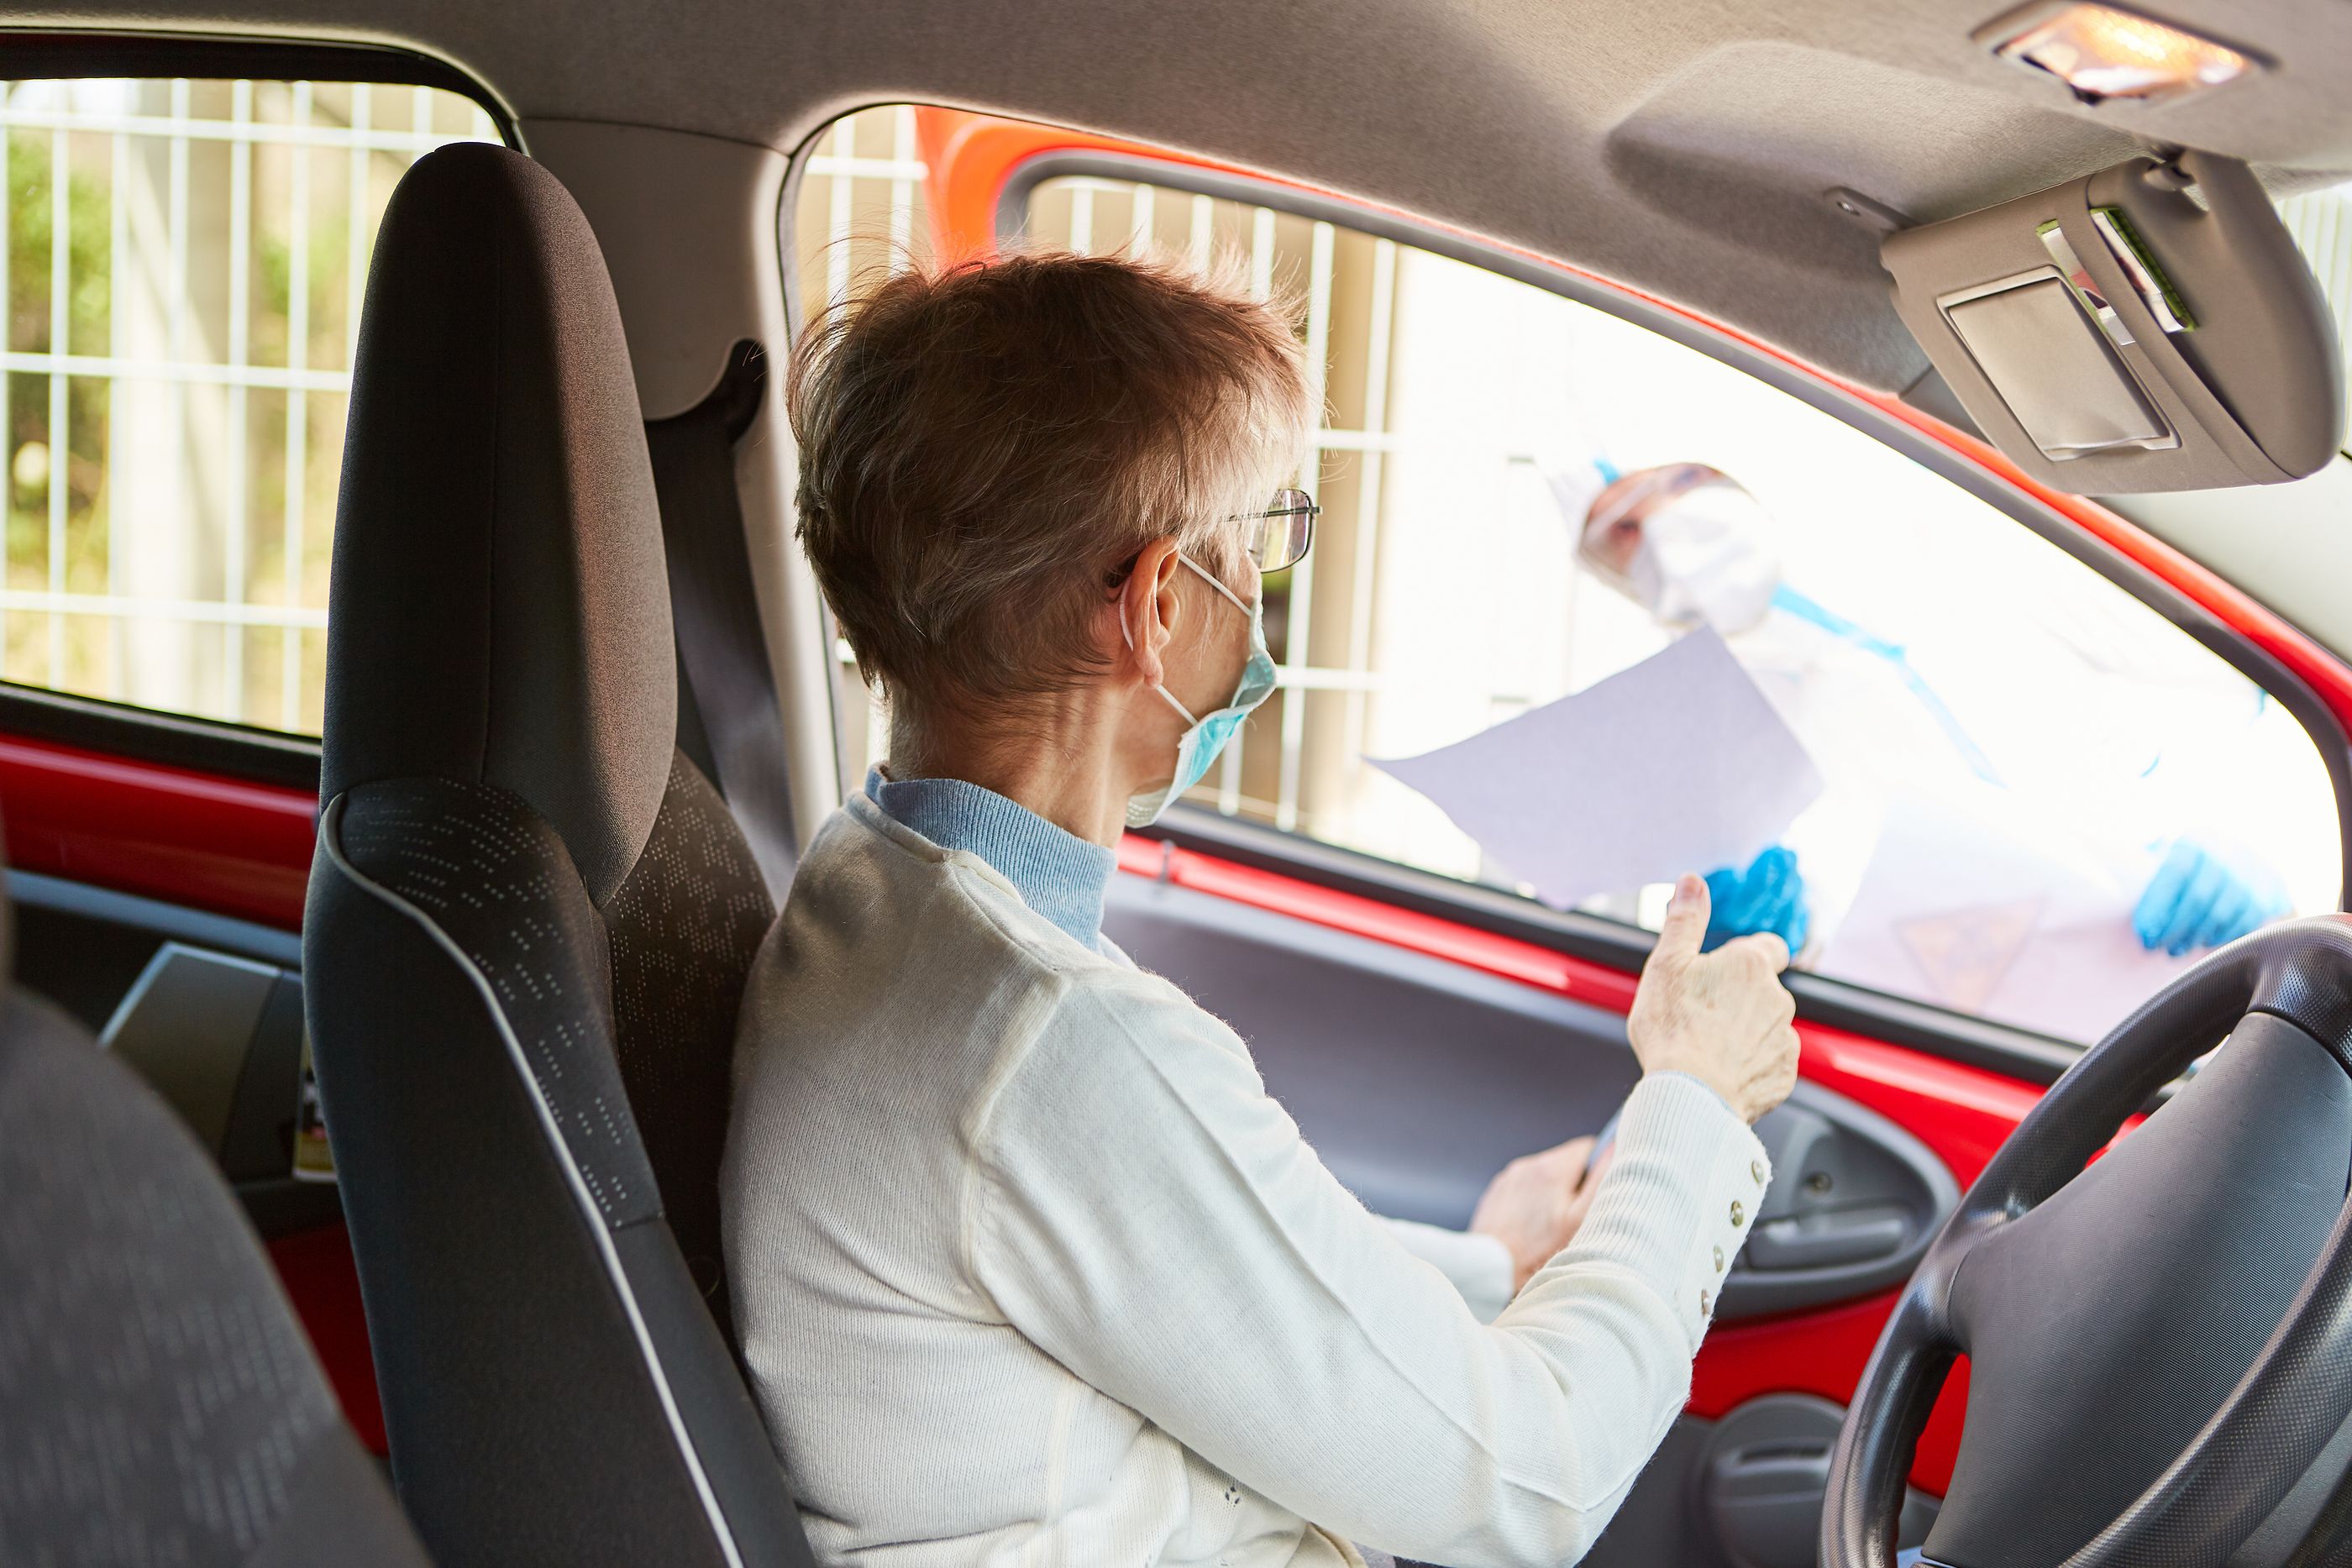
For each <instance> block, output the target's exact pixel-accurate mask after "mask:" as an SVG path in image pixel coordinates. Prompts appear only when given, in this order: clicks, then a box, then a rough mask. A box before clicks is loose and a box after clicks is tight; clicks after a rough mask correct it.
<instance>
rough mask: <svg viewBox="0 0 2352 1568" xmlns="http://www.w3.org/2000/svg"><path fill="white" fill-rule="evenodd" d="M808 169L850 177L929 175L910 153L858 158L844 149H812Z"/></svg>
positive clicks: (922, 176)
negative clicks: (843, 150)
mask: <svg viewBox="0 0 2352 1568" xmlns="http://www.w3.org/2000/svg"><path fill="white" fill-rule="evenodd" d="M909 112H910V113H911V112H912V111H911V110H910V111H909ZM808 172H810V173H811V174H812V175H821V176H824V177H827V178H832V177H835V176H838V177H840V178H844V179H852V180H893V181H897V180H921V179H923V178H924V177H925V176H927V175H928V174H929V172H930V167H929V165H928V164H926V163H925V162H923V161H922V160H921V159H919V158H916V157H912V156H908V157H904V158H861V157H857V156H856V155H855V154H851V153H845V152H814V153H811V154H810V155H809V161H808Z"/></svg>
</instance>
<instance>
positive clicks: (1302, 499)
mask: <svg viewBox="0 0 2352 1568" xmlns="http://www.w3.org/2000/svg"><path fill="white" fill-rule="evenodd" d="M1322 514H1323V508H1322V507H1318V506H1317V505H1316V504H1315V498H1314V497H1311V496H1309V495H1308V494H1307V492H1306V491H1304V490H1276V492H1275V493H1274V505H1273V506H1271V507H1267V508H1266V509H1265V511H1263V512H1244V513H1243V514H1242V515H1241V516H1240V517H1237V518H1235V519H1234V520H1235V521H1236V522H1239V523H1240V524H1241V525H1242V549H1244V550H1245V551H1247V552H1248V554H1249V558H1250V559H1251V561H1252V562H1253V563H1255V565H1256V567H1257V569H1258V570H1259V571H1261V572H1267V571H1280V570H1283V569H1284V568H1286V567H1292V566H1297V564H1298V563H1299V562H1300V561H1301V560H1303V559H1306V556H1307V548H1308V547H1309V546H1311V545H1313V544H1314V542H1315V519H1316V518H1317V517H1320V516H1322Z"/></svg>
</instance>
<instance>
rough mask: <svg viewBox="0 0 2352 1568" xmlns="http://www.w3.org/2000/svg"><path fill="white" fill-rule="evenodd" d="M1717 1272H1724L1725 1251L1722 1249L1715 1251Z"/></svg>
mask: <svg viewBox="0 0 2352 1568" xmlns="http://www.w3.org/2000/svg"><path fill="white" fill-rule="evenodd" d="M1715 1271H1716V1272H1717V1273H1718V1274H1720V1273H1722V1272H1723V1249H1722V1248H1720V1247H1718V1248H1717V1249H1715Z"/></svg>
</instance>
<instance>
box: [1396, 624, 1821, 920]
mask: <svg viewBox="0 0 2352 1568" xmlns="http://www.w3.org/2000/svg"><path fill="white" fill-rule="evenodd" d="M1373 766H1374V767H1376V768H1381V769H1382V770H1383V771H1385V772H1387V773H1390V774H1391V775H1393V776H1394V777H1396V778H1397V779H1402V781H1403V782H1405V783H1406V784H1409V785H1411V786H1412V788H1413V789H1418V790H1420V791H1421V792H1422V793H1423V795H1426V796H1428V797H1429V798H1430V799H1431V800H1433V801H1435V802H1436V803H1437V804H1438V805H1439V806H1440V807H1442V808H1444V811H1445V814H1446V815H1447V816H1449V817H1451V818H1453V819H1454V824H1455V825H1456V826H1457V827H1459V828H1460V829H1461V830H1462V831H1464V832H1465V833H1467V834H1469V835H1470V836H1471V837H1472V838H1473V839H1475V840H1476V841H1478V844H1479V847H1480V848H1482V849H1484V850H1485V851H1486V853H1487V854H1488V855H1490V856H1492V857H1493V858H1494V860H1495V861H1496V862H1497V863H1499V864H1501V865H1503V866H1505V867H1507V869H1508V870H1509V871H1510V873H1511V874H1512V875H1514V876H1516V877H1518V878H1520V879H1521V880H1523V881H1525V882H1528V883H1532V884H1533V885H1534V887H1535V889H1536V892H1537V894H1538V896H1540V897H1541V898H1543V899H1544V900H1545V901H1546V902H1547V903H1549V904H1555V905H1558V906H1559V907H1560V908H1567V907H1569V906H1570V905H1571V904H1575V903H1577V902H1578V901H1579V900H1581V899H1585V898H1589V897H1591V896H1592V895H1593V894H1601V893H1619V892H1625V891H1630V890H1632V889H1633V888H1637V887H1640V886H1642V885H1643V884H1644V883H1654V882H1664V881H1668V880H1670V879H1672V878H1673V877H1675V876H1676V875H1678V874H1680V873H1683V872H1686V871H1696V872H1707V871H1712V870H1714V869H1715V868H1716V867H1717V866H1724V865H1733V864H1739V865H1744V864H1746V863H1747V862H1748V860H1749V859H1750V858H1751V857H1752V856H1754V855H1755V853H1756V852H1758V851H1759V850H1761V849H1763V848H1764V847H1765V846H1767V845H1768V844H1770V843H1771V842H1772V841H1774V840H1775V839H1777V838H1778V837H1779V836H1780V833H1781V832H1782V831H1784V830H1785V829H1786V828H1787V827H1788V825H1789V823H1790V821H1793V820H1794V819H1795V817H1796V815H1797V813H1798V812H1800V811H1801V810H1804V809H1805V807H1806V806H1807V805H1808V804H1809V803H1810V802H1811V800H1812V799H1813V798H1814V797H1815V796H1816V795H1818V794H1820V793H1821V789H1822V778H1821V775H1820V773H1819V772H1817V771H1816V770H1815V769H1814V768H1813V764H1812V760H1811V758H1809V757H1807V756H1806V755H1805V748H1804V747H1803V745H1802V744H1801V743H1800V742H1799V741H1798V739H1797V737H1796V736H1795V735H1794V734H1792V733H1790V729H1789V727H1788V726H1787V725H1786V724H1784V723H1782V722H1781V719H1780V715H1779V714H1777V713H1775V712H1773V710H1772V705H1771V703H1770V702H1769V701H1768V700H1767V699H1766V697H1765V695H1764V694H1763V693H1762V692H1761V691H1759V690H1758V689H1757V685H1756V683H1755V682H1754V681H1753V680H1752V679H1750V678H1749V677H1748V672H1747V671H1745V670H1743V669H1741V668H1740V667H1739V661H1738V660H1737V659H1735V658H1734V657H1732V654H1731V650H1730V649H1728V648H1727V647H1725V646H1724V643H1723V639H1722V638H1720V637H1718V636H1717V635H1716V634H1715V632H1712V631H1709V630H1706V629H1705V628H1701V629H1700V630H1698V631H1696V632H1691V633H1689V634H1688V635H1686V636H1684V637H1682V638H1680V639H1678V640H1676V641H1675V643H1673V644H1672V645H1670V646H1669V647H1668V648H1667V649H1666V650H1665V651H1664V653H1658V654H1656V655H1655V656H1654V657H1652V658H1648V659H1644V660H1643V661H1642V663H1640V664H1635V665H1633V667H1632V668H1630V669H1625V670H1621V671H1619V672H1618V673H1617V674H1613V675H1611V676H1610V677H1609V678H1608V679H1606V680H1603V681H1598V682H1595V683H1594V684H1593V685H1590V686H1588V687H1586V688H1585V689H1584V690H1583V691H1580V692H1579V693H1577V694H1576V695H1573V696H1569V697H1562V698H1561V699H1560V700H1559V701H1558V702H1555V703H1548V704H1546V705H1545V706H1542V707H1539V708H1536V709H1533V710H1532V711H1530V712H1528V713H1524V714H1521V715H1520V716H1518V717H1517V718H1514V719H1508V720H1506V721H1505V722H1504V723H1502V724H1498V725H1496V726H1495V727H1493V728H1492V729H1489V730H1486V731H1485V732H1483V733H1481V734H1478V735H1475V736H1472V737H1470V738H1469V739H1467V740H1465V741H1461V742H1459V743H1457V744H1455V745H1453V746H1448V747H1441V748H1440V749H1438V750H1435V751H1431V752H1425V753H1423V755H1421V756H1419V757H1408V758H1399V759H1397V760H1394V761H1381V760H1378V759H1374V761H1373Z"/></svg>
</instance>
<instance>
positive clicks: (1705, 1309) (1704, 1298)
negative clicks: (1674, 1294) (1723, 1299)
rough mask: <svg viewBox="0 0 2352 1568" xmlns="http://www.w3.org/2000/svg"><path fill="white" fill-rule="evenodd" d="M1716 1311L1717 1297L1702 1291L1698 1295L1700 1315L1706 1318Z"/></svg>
mask: <svg viewBox="0 0 2352 1568" xmlns="http://www.w3.org/2000/svg"><path fill="white" fill-rule="evenodd" d="M1714 1310H1715V1297H1714V1296H1713V1295H1712V1294H1711V1293H1710V1292H1708V1291H1700V1292H1699V1293H1698V1315H1699V1316H1701V1317H1705V1316H1706V1315H1707V1313H1709V1312H1713V1311H1714Z"/></svg>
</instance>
